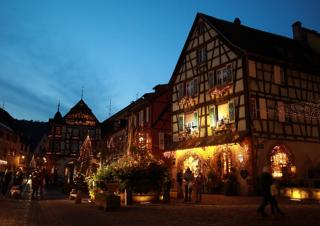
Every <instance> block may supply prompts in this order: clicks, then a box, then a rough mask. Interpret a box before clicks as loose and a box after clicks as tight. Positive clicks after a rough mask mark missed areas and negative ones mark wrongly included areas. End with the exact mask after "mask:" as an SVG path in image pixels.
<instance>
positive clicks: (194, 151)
mask: <svg viewBox="0 0 320 226" xmlns="http://www.w3.org/2000/svg"><path fill="white" fill-rule="evenodd" d="M249 144H250V143H249V142H248V140H247V139H244V140H242V141H240V142H236V143H227V144H221V145H212V146H204V147H196V148H186V149H178V150H176V151H171V152H165V153H164V155H165V157H167V158H171V159H172V160H173V164H174V165H173V168H172V174H173V175H177V174H178V173H179V172H182V173H184V172H185V171H186V169H187V168H189V169H190V170H191V171H192V172H193V174H194V176H195V177H197V176H198V175H199V173H201V174H202V175H203V176H204V178H205V186H204V187H205V189H204V190H205V192H210V190H211V189H210V186H217V185H218V184H223V183H225V182H226V181H227V180H228V179H229V178H230V176H231V174H233V175H232V176H235V177H236V178H237V180H244V181H245V180H246V179H247V177H248V175H249V172H251V171H252V167H251V161H250V145H249ZM212 180H214V181H212ZM210 183H211V184H210ZM212 183H215V184H212ZM239 186H242V185H240V184H239ZM245 186H246V185H245ZM217 192H219V191H217Z"/></svg>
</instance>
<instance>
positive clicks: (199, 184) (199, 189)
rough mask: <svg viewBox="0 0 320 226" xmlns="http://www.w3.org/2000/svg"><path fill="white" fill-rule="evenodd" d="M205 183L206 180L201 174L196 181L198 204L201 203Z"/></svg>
mask: <svg viewBox="0 0 320 226" xmlns="http://www.w3.org/2000/svg"><path fill="white" fill-rule="evenodd" d="M203 183H204V178H203V176H202V174H201V173H199V175H198V176H197V177H196V180H195V192H196V202H201V199H202V189H203Z"/></svg>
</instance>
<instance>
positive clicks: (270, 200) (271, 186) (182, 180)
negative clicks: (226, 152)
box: [177, 167, 284, 216]
mask: <svg viewBox="0 0 320 226" xmlns="http://www.w3.org/2000/svg"><path fill="white" fill-rule="evenodd" d="M260 179H261V180H260V182H261V192H262V195H263V200H262V202H261V204H260V205H259V207H258V209H257V212H258V213H259V214H261V215H262V216H266V213H265V207H266V206H267V205H269V204H270V209H271V213H272V214H276V213H277V214H280V215H284V213H283V212H282V211H281V209H280V208H279V205H278V201H277V196H278V186H277V183H276V181H275V180H274V179H273V177H272V175H271V173H270V168H269V167H264V168H263V173H262V175H261V178H260ZM177 182H178V184H179V186H182V185H184V201H185V202H190V201H191V199H192V192H193V191H195V198H196V200H195V201H196V202H201V196H202V191H203V185H204V177H203V176H202V174H201V173H198V175H197V176H196V177H195V176H194V174H193V172H192V171H191V170H190V168H187V169H186V171H185V172H184V174H182V172H178V174H177Z"/></svg>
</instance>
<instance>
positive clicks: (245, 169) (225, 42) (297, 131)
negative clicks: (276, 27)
mask: <svg viewBox="0 0 320 226" xmlns="http://www.w3.org/2000/svg"><path fill="white" fill-rule="evenodd" d="M297 25H298V26H299V25H300V30H299V28H297ZM293 28H294V31H295V32H296V31H299V32H300V34H295V39H291V38H287V37H282V36H279V35H275V34H271V33H268V32H264V31H260V30H256V29H253V28H249V27H247V26H244V25H242V24H241V22H240V20H239V19H238V18H236V19H235V20H234V22H227V21H224V20H220V19H217V18H214V17H210V16H207V15H204V14H200V13H199V14H197V16H196V18H195V21H194V23H193V25H192V28H191V31H190V33H189V35H188V37H187V40H186V43H185V45H184V47H183V50H182V52H181V55H180V57H179V59H178V62H177V65H176V67H175V69H174V72H173V75H172V77H171V79H170V84H171V86H172V139H173V145H172V148H171V150H170V151H168V152H166V153H165V155H166V156H167V157H171V158H172V159H173V165H174V167H173V175H177V173H178V172H183V171H184V170H185V169H186V168H188V167H189V168H190V169H191V170H192V171H193V173H194V174H195V176H196V175H198V174H199V173H200V172H201V173H202V174H203V175H205V176H206V186H205V189H206V190H207V191H218V190H219V189H222V188H223V187H225V186H224V185H226V184H228V183H229V185H230V180H234V178H236V182H235V183H233V185H234V186H236V187H237V189H236V190H237V191H236V192H237V193H238V194H248V193H250V192H252V191H253V190H254V186H255V184H256V179H257V176H258V174H259V173H260V172H261V171H262V168H263V167H264V166H266V165H269V166H271V168H272V174H273V176H274V177H275V178H278V179H279V180H282V181H284V180H285V181H286V182H289V181H290V182H291V183H297V182H308V181H309V182H310V180H308V179H310V176H311V175H310V174H308V172H318V171H316V168H317V167H318V168H319V164H320V136H319V132H320V126H319V125H320V124H319V123H320V122H319V120H320V118H319V105H318V104H317V102H316V101H318V100H319V94H320V73H319V72H320V66H319V62H320V61H319V59H320V58H319V46H320V45H319V43H320V42H319V40H320V36H319V34H318V33H316V32H314V31H310V30H308V29H305V28H302V27H301V24H299V23H296V24H295V25H293ZM297 37H298V38H299V40H297ZM310 40H311V41H310ZM317 52H318V53H317ZM312 170H314V171H312ZM312 175H313V176H314V175H316V173H313V174H312ZM318 176H319V175H318ZM319 179H320V178H319ZM232 191H235V190H232Z"/></svg>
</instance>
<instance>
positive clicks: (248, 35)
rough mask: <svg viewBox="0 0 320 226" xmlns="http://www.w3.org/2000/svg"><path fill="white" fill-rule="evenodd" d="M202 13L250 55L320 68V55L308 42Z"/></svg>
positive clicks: (205, 18) (234, 44) (228, 38)
mask: <svg viewBox="0 0 320 226" xmlns="http://www.w3.org/2000/svg"><path fill="white" fill-rule="evenodd" d="M198 16H200V17H202V18H204V20H205V21H206V22H207V23H208V24H209V25H211V26H212V27H213V28H214V29H215V30H216V31H217V32H218V33H220V35H222V36H223V37H224V38H225V39H226V40H227V41H229V43H230V44H232V45H233V46H234V47H237V48H238V49H239V50H240V51H241V50H242V51H244V52H246V53H248V54H249V55H252V56H257V57H259V56H260V57H264V58H269V59H272V60H277V61H283V62H287V63H291V64H295V65H301V66H306V67H310V66H311V67H313V68H314V69H320V66H319V64H320V56H319V55H317V54H316V53H315V52H314V51H313V50H312V49H311V48H310V47H309V46H308V45H307V44H306V43H303V42H301V41H297V40H294V39H290V38H287V37H283V36H280V35H276V34H272V33H268V32H265V31H261V30H257V29H253V28H250V27H247V26H244V25H240V24H237V23H233V22H228V21H225V20H220V19H217V18H214V17H211V16H208V15H205V14H201V13H199V14H198Z"/></svg>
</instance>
